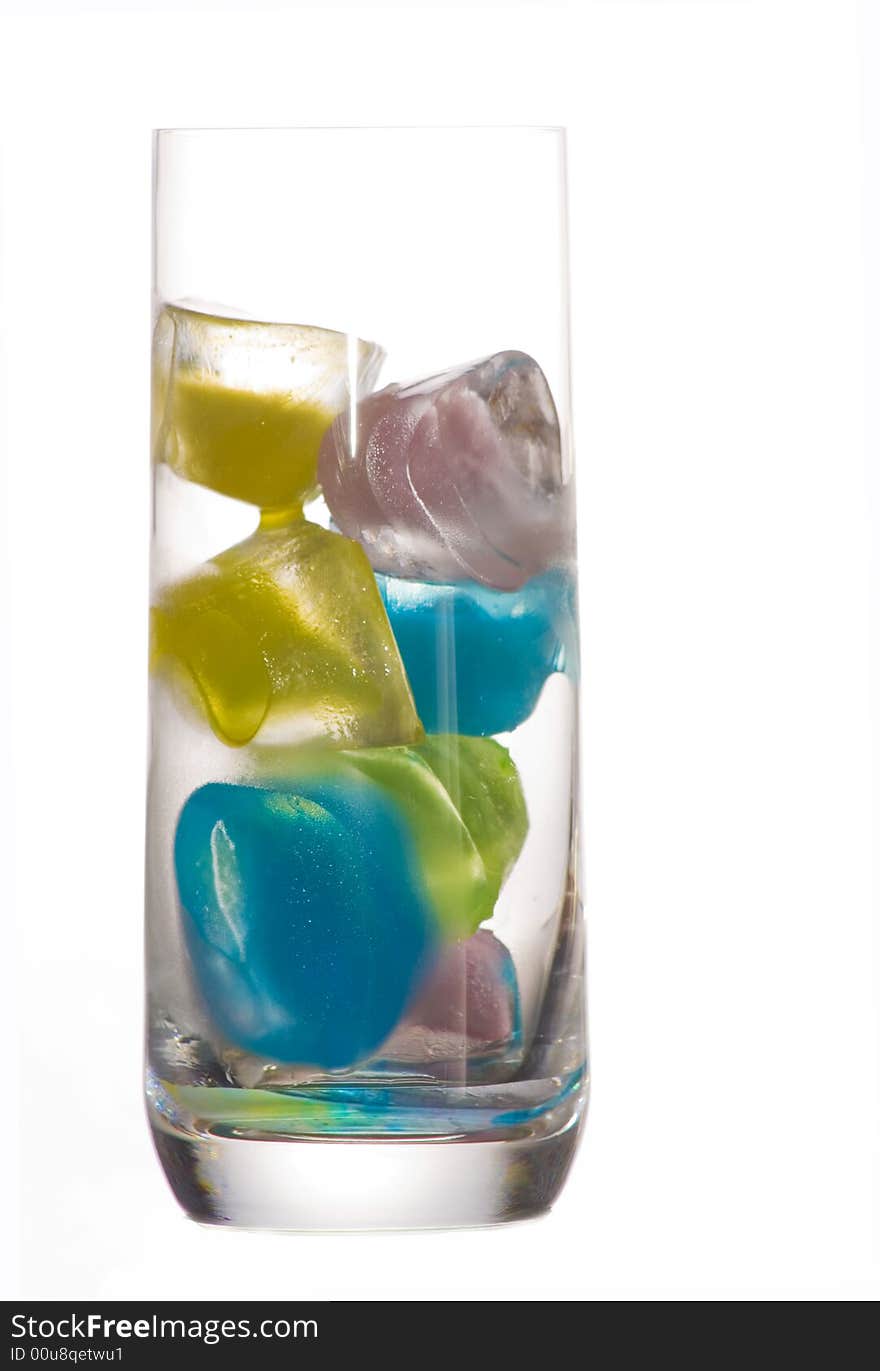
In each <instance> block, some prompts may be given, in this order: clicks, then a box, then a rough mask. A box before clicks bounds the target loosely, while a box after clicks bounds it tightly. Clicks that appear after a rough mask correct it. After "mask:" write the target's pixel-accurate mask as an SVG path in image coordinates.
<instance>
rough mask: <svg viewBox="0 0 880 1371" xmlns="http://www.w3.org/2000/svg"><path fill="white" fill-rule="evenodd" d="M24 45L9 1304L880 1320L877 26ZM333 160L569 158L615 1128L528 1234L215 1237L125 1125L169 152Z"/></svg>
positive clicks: (400, 20) (188, 19) (625, 9)
mask: <svg viewBox="0 0 880 1371" xmlns="http://www.w3.org/2000/svg"><path fill="white" fill-rule="evenodd" d="M21 8H22V13H20V14H19V13H16V12H15V7H14V6H12V7H10V6H9V5H6V6H5V7H4V9H3V13H2V14H0V177H2V180H0V328H2V338H0V349H2V350H0V441H2V443H3V446H5V449H6V456H7V473H6V491H5V501H4V505H5V513H6V517H7V520H8V529H7V536H6V555H7V559H8V561H7V566H6V569H5V571H4V573H3V575H2V592H3V597H4V599H6V600H8V603H7V605H6V610H7V612H8V625H7V626H6V627H5V628H4V630H3V634H2V639H0V649H2V652H3V654H4V655H5V664H4V666H3V669H2V672H0V693H2V697H3V698H2V704H0V709H2V712H0V724H2V726H0V761H2V766H3V777H4V780H3V784H2V790H0V806H2V808H3V811H4V814H3V819H2V833H3V837H4V839H5V840H6V844H7V846H8V852H7V853H5V854H4V857H3V883H2V884H3V890H4V891H5V894H6V898H5V899H4V900H3V915H4V924H3V944H2V958H0V970H2V977H3V981H2V995H0V1001H2V1008H3V1009H4V1010H5V1011H7V1013H8V1017H9V1027H8V1029H6V1031H5V1035H4V1037H3V1039H2V1043H3V1046H2V1069H3V1078H4V1087H5V1088H4V1096H3V1099H4V1105H3V1117H2V1121H0V1128H2V1142H3V1144H4V1146H6V1147H8V1148H9V1149H10V1158H9V1161H8V1163H7V1164H6V1169H5V1171H4V1172H3V1176H4V1180H3V1194H2V1205H3V1210H4V1218H5V1220H6V1221H5V1222H4V1238H6V1239H7V1240H8V1242H9V1246H10V1248H11V1251H10V1254H9V1255H10V1261H11V1266H10V1272H9V1276H8V1279H7V1280H6V1281H5V1282H4V1290H3V1293H5V1294H8V1295H11V1294H13V1293H22V1294H24V1295H27V1296H31V1297H45V1298H49V1297H52V1296H68V1297H79V1298H89V1299H92V1300H95V1299H98V1298H100V1297H128V1296H132V1297H133V1296H144V1297H157V1296H171V1297H182V1296H187V1295H191V1296H209V1297H218V1298H219V1297H234V1296H239V1297H245V1298H253V1297H259V1296H266V1297H286V1298H307V1297H355V1298H373V1297H378V1298H382V1297H405V1298H407V1297H429V1298H436V1299H446V1298H452V1297H466V1298H474V1297H476V1298H481V1297H482V1298H493V1299H511V1298H514V1299H519V1298H524V1297H536V1298H551V1297H554V1296H559V1297H563V1298H578V1299H584V1298H586V1299H604V1298H622V1299H630V1300H632V1299H639V1298H673V1299H679V1298H684V1299H700V1298H704V1297H721V1298H733V1299H741V1298H750V1297H751V1298H808V1299H817V1298H822V1299H824V1298H829V1299H835V1298H844V1299H846V1298H876V1297H877V1295H878V1293H880V1265H878V1260H880V1259H878V1252H877V1246H876V1243H877V1233H878V1224H877V1198H876V1190H875V1183H876V1180H877V1160H878V1104H877V1079H878V1037H877V1033H878V1013H877V1010H878V994H877V962H876V952H875V950H874V944H873V941H872V907H871V891H870V875H871V872H870V861H871V845H872V831H871V807H870V783H871V733H870V705H871V687H870V676H869V671H870V665H871V655H872V643H871V636H870V633H869V627H870V623H871V569H870V567H871V564H870V518H869V515H870V508H871V503H872V497H873V495H875V494H876V493H877V482H876V475H875V472H874V469H873V466H872V465H871V464H870V463H868V462H867V461H866V455H865V454H866V451H867V452H869V453H870V455H871V457H872V459H873V458H874V457H875V456H876V446H877V439H878V436H880V423H878V410H877V405H876V397H875V396H874V394H873V392H874V391H876V388H877V380H876V378H877V375H878V371H877V366H878V362H880V289H878V283H877V274H878V260H877V243H878V242H880V185H878V177H877V172H876V168H877V165H878V163H880V109H878V105H880V97H878V94H877V93H876V91H875V89H874V87H876V86H877V85H878V82H880V24H878V16H877V12H876V8H875V6H874V5H872V4H868V5H866V6H865V10H864V13H863V14H861V15H860V12H859V8H858V7H857V5H855V4H854V3H849V0H828V2H827V3H818V2H816V3H814V2H813V0H792V2H791V3H783V2H782V0H778V2H777V0H762V2H761V0H752V2H751V3H749V0H741V2H740V3H737V2H736V0H728V2H725V0H717V2H716V0H703V3H674V2H673V0H668V3H667V2H666V0H655V2H654V3H650V2H647V0H646V2H645V3H632V2H631V0H616V3H615V2H614V0H604V2H603V3H592V4H591V3H580V4H578V5H572V6H571V7H565V6H549V5H547V6H540V5H535V6H508V5H503V4H497V5H494V6H491V7H488V6H487V7H485V8H474V7H472V6H461V7H457V6H455V5H450V6H447V7H446V8H445V10H442V11H441V10H430V9H421V8H419V7H412V6H410V7H407V8H406V9H404V8H397V9H388V10H380V9H377V8H375V7H369V8H361V9H341V8H337V7H335V6H332V5H326V4H325V5H324V7H323V9H322V11H320V12H319V11H312V10H307V9H296V8H294V7H292V6H289V7H283V6H278V7H276V9H275V10H273V11H272V12H265V13H262V12H254V11H251V12H250V13H249V14H248V15H247V16H244V15H239V14H236V13H235V12H234V11H230V12H226V11H223V9H222V6H220V7H217V6H215V7H214V9H213V10H211V8H210V7H209V6H207V5H205V6H200V5H191V6H189V7H187V6H183V7H181V6H180V5H175V6H174V7H173V9H176V10H177V11H178V12H177V13H173V12H172V6H171V5H170V4H169V5H168V6H167V7H165V6H161V5H154V6H153V12H152V13H138V12H135V7H134V6H133V5H132V6H124V5H118V6H116V8H115V11H112V12H111V9H110V8H109V7H105V9H104V11H103V12H101V13H94V14H87V13H72V12H70V11H66V12H62V10H61V9H60V7H58V6H56V7H54V9H53V8H52V7H50V6H44V5H41V4H39V3H31V4H30V5H28V6H27V7H26V8H27V12H26V13H25V12H24V10H25V7H24V6H22V7H21ZM871 46H873V49H874V55H873V57H872V56H871V52H870V48H871ZM863 65H865V66H866V70H867V84H866V100H865V110H864V128H865V137H866V140H867V163H868V165H869V166H872V168H873V170H872V172H871V176H870V177H869V178H868V180H867V181H866V182H865V183H864V185H863V173H862V158H863V146H862V144H863V111H862V85H863V74H864V73H863V70H862V67H863ZM310 122H313V123H318V124H327V123H350V122H363V123H370V124H375V123H379V124H381V123H420V122H423V123H447V122H461V123H471V122H473V123H542V124H543V123H563V124H567V125H569V128H570V140H571V141H570V154H571V189H572V254H573V315H574V330H575V333H574V343H575V346H574V354H573V356H574V385H575V390H574V395H575V425H576V430H575V431H576V439H577V449H578V461H579V473H580V489H579V495H580V499H581V501H582V506H581V510H580V517H581V546H582V573H583V596H584V600H583V632H584V642H585V648H586V682H585V690H584V720H585V730H586V737H585V767H584V770H585V782H584V789H585V795H584V798H585V812H586V848H587V865H588V869H587V882H586V895H587V906H588V918H589V933H590V997H591V998H590V1012H591V1029H592V1046H593V1058H594V1095H593V1103H592V1108H591V1116H590V1120H589V1124H588V1128H587V1132H586V1138H585V1142H584V1145H583V1147H582V1149H581V1152H580V1154H579V1157H578V1159H577V1161H576V1164H575V1168H574V1170H573V1173H572V1175H571V1179H570V1181H569V1184H568V1186H567V1188H566V1190H565V1192H564V1193H563V1196H562V1198H561V1199H560V1200H559V1202H558V1205H557V1207H556V1209H555V1210H554V1212H553V1213H552V1214H551V1215H550V1216H549V1217H547V1218H545V1219H543V1220H540V1221H538V1222H533V1223H531V1224H524V1225H519V1226H515V1227H511V1228H508V1229H499V1230H494V1231H485V1232H471V1233H447V1234H427V1235H412V1236H390V1235H389V1236H362V1237H350V1238H349V1237H311V1238H310V1237H277V1236H269V1235H259V1234H249V1233H235V1232H228V1231H217V1230H207V1229H201V1228H199V1227H197V1226H196V1225H194V1224H192V1223H190V1222H188V1221H186V1220H185V1219H184V1218H183V1216H182V1215H181V1214H180V1213H179V1211H178V1210H177V1209H176V1207H175V1205H174V1202H173V1201H172V1199H171V1196H170V1193H169V1191H168V1190H167V1188H166V1185H165V1182H164V1179H163V1177H162V1175H161V1173H160V1170H159V1167H158V1165H157V1164H156V1162H155V1161H154V1158H153V1156H152V1152H151V1148H150V1144H149V1141H148V1137H147V1131H146V1127H145V1122H144V1118H143V1112H142V1107H141V1102H140V1080H139V1072H140V1043H139V1038H140V996H141V991H140V975H141V972H140V959H141V931H140V920H141V912H140V906H141V879H142V877H141V865H142V815H143V785H144V755H145V634H144V628H145V621H144V606H145V600H146V557H147V493H148V485H147V441H146V435H147V403H148V385H147V363H148V356H147V354H148V323H149V296H148V291H149V224H150V217H149V216H150V137H149V131H150V129H151V127H153V126H157V125H184V126H185V125H208V126H210V125H261V124H270V125H271V124H302V123H310ZM524 193H525V191H524ZM863 202H864V208H865V210H866V218H865V222H864V225H863V221H862V211H863ZM865 245H867V246H868V247H869V248H870V249H871V250H870V251H869V252H868V253H867V260H866V254H865V251H864V248H865ZM866 268H867V281H868V287H869V293H868V295H867V299H868V303H869V313H868V319H867V323H868V328H867V342H868V350H867V358H868V365H869V367H870V370H869V372H868V376H869V385H868V386H867V387H866V385H865V357H866V352H865V329H864V324H865V317H864V316H865V307H864V302H865V298H866V296H865V280H866ZM866 389H867V391H868V398H869V400H870V402H871V407H869V408H868V409H867V434H866V422H865V414H866V410H865V406H864V401H865V392H866ZM866 436H867V438H868V440H869V441H868V445H867V448H866V445H865V439H866ZM876 607H877V606H876V603H875V605H874V611H875V612H876ZM9 774H11V775H12V784H11V785H10V783H9V781H8V780H7V779H6V778H7V776H8V775H9ZM13 797H14V798H13ZM7 807H9V812H8V813H7V812H6V811H7ZM10 894H11V895H12V896H13V898H12V902H11V905H10V901H9V896H10ZM16 938H17V943H16ZM16 1036H17V1038H18V1043H17V1045H16ZM17 1078H19V1079H18V1083H17ZM17 1202H18V1209H19V1215H18V1219H17V1220H16V1218H15V1209H16V1203H17ZM10 1213H11V1214H12V1218H11V1219H10V1218H9V1215H10ZM19 1258H20V1260H19ZM18 1267H20V1270H19V1272H18V1274H16V1268H18Z"/></svg>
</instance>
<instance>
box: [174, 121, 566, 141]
mask: <svg viewBox="0 0 880 1371" xmlns="http://www.w3.org/2000/svg"><path fill="white" fill-rule="evenodd" d="M567 132H568V125H567V124H242V125H235V124H218V125H214V126H212V125H193V126H192V127H185V126H174V125H170V126H167V127H159V128H154V129H153V136H154V137H156V138H160V137H168V136H174V135H177V134H179V135H187V134H199V135H210V134H222V133H549V134H554V135H556V136H557V137H559V136H560V135H561V136H562V137H564V136H565V135H566V134H567Z"/></svg>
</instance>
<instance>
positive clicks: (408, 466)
mask: <svg viewBox="0 0 880 1371" xmlns="http://www.w3.org/2000/svg"><path fill="white" fill-rule="evenodd" d="M356 425H357V431H356V435H355V436H354V437H353V436H352V433H351V422H350V414H349V412H348V410H347V409H344V410H342V412H341V413H340V414H339V415H337V417H336V419H335V420H334V422H333V425H332V426H331V427H330V428H329V429H328V430H327V432H326V434H325V435H324V438H323V441H322V444H321V454H320V458H319V461H318V478H319V480H320V482H321V485H322V488H323V492H324V498H325V499H326V501H327V504H328V505H329V507H330V510H331V513H332V514H333V518H334V520H335V521H336V523H337V525H338V526H339V528H341V529H342V531H343V533H347V534H348V535H349V537H352V538H357V539H358V540H359V541H360V542H361V543H363V545H364V547H365V548H366V551H367V554H368V556H369V558H370V562H371V564H372V565H373V566H374V567H375V568H376V570H378V571H385V572H389V573H391V574H393V575H397V576H407V577H412V578H413V579H415V580H421V581H441V582H447V581H461V580H465V581H478V582H481V583H482V584H485V585H489V586H495V587H497V588H498V589H501V590H515V589H516V588H517V587H519V586H521V585H523V584H524V582H525V581H527V580H529V579H530V578H531V577H532V576H535V575H537V574H538V573H539V572H541V571H544V570H546V569H547V568H548V567H550V566H552V565H555V564H557V563H562V562H565V561H566V560H567V559H568V558H569V557H570V555H571V551H572V547H573V523H572V512H573V511H572V503H573V502H572V499H571V494H572V491H571V483H570V481H569V480H568V479H567V475H566V470H565V463H564V461H563V456H562V447H561V441H560V432H559V422H558V419H557V415H556V408H555V406H554V403H553V397H552V395H551V393H550V387H549V386H548V384H547V380H546V378H545V376H544V374H543V372H542V371H541V369H540V367H539V366H538V364H537V363H536V362H535V361H533V359H532V358H531V357H527V356H526V355H525V353H522V352H499V353H496V354H495V356H493V357H488V358H486V359H485V360H483V361H481V362H477V363H474V364H473V365H470V366H465V367H457V368H454V369H453V370H450V371H447V372H444V373H443V374H442V375H440V376H432V377H430V378H428V379H427V380H423V381H418V382H416V383H414V384H411V385H397V384H394V385H390V386H386V387H385V389H384V390H380V391H377V392H376V393H375V394H373V395H368V396H367V397H366V398H365V399H363V400H362V401H361V402H360V404H359V405H358V406H357V420H356Z"/></svg>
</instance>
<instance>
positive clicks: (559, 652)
mask: <svg viewBox="0 0 880 1371" xmlns="http://www.w3.org/2000/svg"><path fill="white" fill-rule="evenodd" d="M376 581H377V582H378V585H379V593H380V594H381V596H382V599H383V601H384V603H385V608H386V610H387V611H388V618H389V619H390V621H391V628H392V630H393V632H394V636H395V638H396V639H397V645H398V647H399V649H400V654H401V656H402V658H403V664H404V666H405V668H406V672H407V675H408V676H409V681H410V685H411V686H412V691H413V695H414V697H415V702H416V709H417V711H418V713H419V716H420V718H421V720H422V723H423V724H424V726H425V729H426V731H427V732H428V733H467V734H471V735H478V736H483V737H485V736H488V735H490V734H495V733H507V732H509V731H510V730H511V729H514V728H516V727H517V726H518V725H519V724H521V723H522V722H523V720H524V719H527V718H528V716H529V715H530V714H531V712H532V710H533V709H534V707H535V705H536V703H537V700H538V696H539V695H540V693H541V688H542V686H543V685H544V682H545V681H546V679H547V677H548V676H549V675H550V674H551V672H554V671H567V672H569V673H570V674H572V675H574V674H575V672H576V669H577V664H576V655H577V634H576V627H575V625H576V613H575V587H574V581H573V578H572V577H571V575H570V574H569V573H568V572H567V571H564V570H561V569H557V570H553V571H549V572H545V573H544V574H543V575H541V576H536V577H534V578H533V579H532V580H531V581H527V582H526V584H525V585H524V586H522V587H521V588H520V589H519V590H493V589H491V588H490V587H488V586H483V585H478V584H477V583H476V582H473V581H458V582H455V583H454V584H443V585H440V584H432V583H430V582H427V581H411V580H407V579H404V578H402V577H398V576H385V575H382V574H381V573H378V572H377V574H376Z"/></svg>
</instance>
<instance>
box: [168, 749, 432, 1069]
mask: <svg viewBox="0 0 880 1371" xmlns="http://www.w3.org/2000/svg"><path fill="white" fill-rule="evenodd" d="M174 861H175V869H176V873H177V884H178V890H179V894H180V901H181V905H182V907H183V924H184V930H185V937H186V945H187V948H188V951H189V956H190V961H191V965H192V973H193V977H194V980H195V983H196V985H197V987H198V989H199V991H200V993H201V996H202V998H203V1000H204V1002H205V1005H206V1008H207V1010H208V1012H209V1014H210V1016H211V1018H212V1019H213V1021H214V1023H215V1024H216V1026H217V1028H218V1029H219V1030H220V1032H221V1033H222V1034H223V1035H224V1036H225V1037H226V1038H227V1039H228V1040H229V1042H231V1043H233V1044H234V1045H236V1046H238V1047H240V1048H243V1049H245V1050H247V1051H249V1052H254V1053H258V1054H261V1055H263V1056H266V1057H270V1058H274V1059H276V1060H278V1061H282V1062H292V1063H293V1062H295V1063H302V1064H307V1065H310V1066H318V1067H324V1068H333V1067H344V1066H349V1065H351V1064H352V1063H354V1062H356V1061H358V1060H361V1059H362V1058H365V1057H367V1056H369V1055H370V1054H371V1053H372V1052H373V1051H375V1049H376V1048H377V1047H378V1046H379V1045H380V1044H381V1043H382V1042H383V1041H384V1039H385V1038H386V1037H387V1036H388V1034H389V1033H390V1032H391V1030H392V1029H393V1028H394V1026H395V1024H396V1023H397V1021H398V1019H399V1018H400V1016H401V1013H402V1011H403V1009H404V1007H405V1006H406V1004H407V1002H408V1000H409V998H410V996H411V994H412V992H413V989H414V987H415V986H416V985H417V984H418V983H419V981H420V980H421V978H422V976H423V973H424V970H425V967H426V965H427V964H428V960H429V956H430V953H431V951H432V948H433V946H434V944H435V940H436V936H437V934H436V922H435V919H434V917H433V912H432V908H431V906H430V904H429V901H428V898H427V895H426V893H425V890H424V888H423V884H422V881H421V878H420V875H419V872H418V868H417V866H416V864H415V857H414V854H413V851H412V846H411V842H410V839H409V837H408V835H407V832H406V830H405V828H404V827H403V824H402V822H401V820H400V817H399V815H398V814H397V812H396V810H395V809H394V807H393V805H392V803H391V801H390V800H388V799H386V798H385V797H384V796H383V794H382V793H381V791H380V789H379V787H378V786H376V785H374V784H372V783H371V782H370V781H368V780H366V779H364V778H358V777H356V776H355V777H347V778H345V779H344V780H342V779H339V778H330V779H321V780H312V781H309V780H305V779H303V780H302V781H301V782H298V783H297V786H296V789H295V791H294V790H291V791H282V790H274V789H260V788H258V787H255V786H247V785H225V784H224V785H221V784H211V785H205V786H202V787H201V789H199V790H196V791H195V792H194V793H193V794H192V795H191V796H190V797H189V799H188V800H187V802H186V804H185V805H184V807H183V810H182V812H181V815H180V819H179V821H178V826H177V835H176V838H175V847H174Z"/></svg>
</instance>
